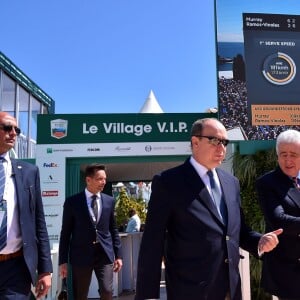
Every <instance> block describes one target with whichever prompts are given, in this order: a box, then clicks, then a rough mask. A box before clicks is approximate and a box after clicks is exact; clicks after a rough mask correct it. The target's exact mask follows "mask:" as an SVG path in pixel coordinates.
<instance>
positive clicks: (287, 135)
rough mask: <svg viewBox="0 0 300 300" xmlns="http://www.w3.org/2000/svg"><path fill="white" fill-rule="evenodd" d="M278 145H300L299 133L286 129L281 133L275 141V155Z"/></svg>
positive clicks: (277, 151)
mask: <svg viewBox="0 0 300 300" xmlns="http://www.w3.org/2000/svg"><path fill="white" fill-rule="evenodd" d="M280 144H300V131H298V130H294V129H288V130H286V131H283V132H281V133H280V134H279V135H278V137H277V139H276V153H277V155H278V154H279V149H278V148H279V145H280Z"/></svg>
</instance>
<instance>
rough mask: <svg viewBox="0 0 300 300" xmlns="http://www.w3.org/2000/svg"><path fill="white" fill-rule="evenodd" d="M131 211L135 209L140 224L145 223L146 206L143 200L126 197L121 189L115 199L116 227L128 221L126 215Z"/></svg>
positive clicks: (124, 191) (125, 193)
mask: <svg viewBox="0 0 300 300" xmlns="http://www.w3.org/2000/svg"><path fill="white" fill-rule="evenodd" d="M131 209H135V211H136V212H137V214H138V216H139V217H140V219H141V223H145V220H146V213H147V205H146V203H145V201H144V199H142V198H139V199H136V198H134V197H130V196H128V194H127V192H126V190H125V188H122V189H121V191H120V193H119V195H118V196H117V198H116V205H115V214H116V222H117V226H118V227H122V226H124V225H125V224H126V223H127V221H128V218H129V216H128V214H129V211H130V210H131Z"/></svg>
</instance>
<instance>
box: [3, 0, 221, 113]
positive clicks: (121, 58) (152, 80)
mask: <svg viewBox="0 0 300 300" xmlns="http://www.w3.org/2000/svg"><path fill="white" fill-rule="evenodd" d="M1 11H2V14H1V24H2V28H5V30H1V41H2V43H1V47H0V51H1V52H3V53H4V54H5V55H6V56H7V57H8V58H9V59H11V60H12V61H13V62H14V63H15V64H16V65H17V66H18V67H19V68H20V69H21V70H23V71H24V72H25V74H27V75H28V76H29V77H30V78H31V79H32V80H33V81H34V82H35V83H36V84H37V85H38V86H40V87H41V88H42V89H43V90H44V91H45V92H46V93H48V94H49V96H51V97H52V98H53V99H54V100H55V103H56V110H55V111H56V113H135V112H138V111H139V110H140V109H141V107H142V106H143V104H144V102H145V100H146V98H147V96H148V94H149V92H150V90H153V92H154V94H155V96H156V98H157V100H158V102H159V104H160V106H161V107H162V109H163V111H164V112H166V113H180V112H203V111H204V110H206V109H207V108H209V107H215V106H216V105H217V86H216V67H215V31H214V30H215V28H214V5H213V1H212V0H201V1H200V0H188V1H185V0H151V1H145V0H84V1H83V0H63V1H61V0H52V1H41V0H28V1H21V0H18V1H17V0H16V1H3V3H1Z"/></svg>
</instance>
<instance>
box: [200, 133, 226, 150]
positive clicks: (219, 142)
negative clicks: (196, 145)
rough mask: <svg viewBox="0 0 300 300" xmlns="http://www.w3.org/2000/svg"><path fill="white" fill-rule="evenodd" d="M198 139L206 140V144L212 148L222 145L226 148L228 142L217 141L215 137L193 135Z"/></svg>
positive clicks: (223, 140) (224, 140)
mask: <svg viewBox="0 0 300 300" xmlns="http://www.w3.org/2000/svg"><path fill="white" fill-rule="evenodd" d="M195 136H196V137H198V138H206V139H208V142H209V143H210V144H212V145H214V146H218V145H221V144H222V145H223V146H225V147H226V146H227V145H228V144H229V140H226V139H219V138H217V137H214V136H207V135H195Z"/></svg>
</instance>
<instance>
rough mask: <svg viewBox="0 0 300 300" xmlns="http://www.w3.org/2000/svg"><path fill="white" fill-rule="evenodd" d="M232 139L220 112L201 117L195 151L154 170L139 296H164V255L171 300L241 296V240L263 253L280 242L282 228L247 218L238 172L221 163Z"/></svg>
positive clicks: (249, 248)
mask: <svg viewBox="0 0 300 300" xmlns="http://www.w3.org/2000/svg"><path fill="white" fill-rule="evenodd" d="M228 143H229V141H228V138H227V132H226V129H225V127H224V126H223V125H222V123H221V122H219V121H218V120H217V119H213V118H206V119H201V120H197V121H196V122H195V123H194V124H193V126H192V129H191V149H192V155H191V157H190V158H188V159H187V160H186V161H185V162H184V163H183V164H182V165H180V166H177V167H175V168H172V169H169V170H166V171H163V172H162V173H161V174H158V175H155V176H154V177H153V181H152V194H151V198H150V201H149V207H148V213H147V219H146V225H145V230H144V233H143V238H142V242H141V247H140V253H139V260H138V274H137V287H136V297H135V299H136V300H145V299H159V290H160V278H161V261H162V257H164V263H165V278H166V290H167V298H168V300H187V299H188V300H204V299H205V300H224V299H226V300H227V299H231V300H241V299H242V295H241V284H240V274H239V259H240V254H239V247H242V248H243V249H245V250H247V251H249V252H250V253H252V254H253V255H255V256H256V257H258V256H259V255H260V254H262V253H263V252H269V251H271V250H272V249H273V248H275V247H276V245H277V244H278V238H277V235H278V234H280V233H281V232H282V229H278V230H276V231H274V232H270V233H267V234H265V235H261V234H259V233H257V232H254V231H253V230H252V229H250V228H249V227H248V226H247V225H246V224H245V222H244V218H243V213H242V210H241V204H240V187H239V182H238V179H237V178H236V177H234V176H233V175H231V174H229V173H228V172H226V171H224V170H222V169H221V168H218V166H219V165H220V164H221V163H222V161H223V160H224V158H225V154H226V146H227V144H228Z"/></svg>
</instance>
